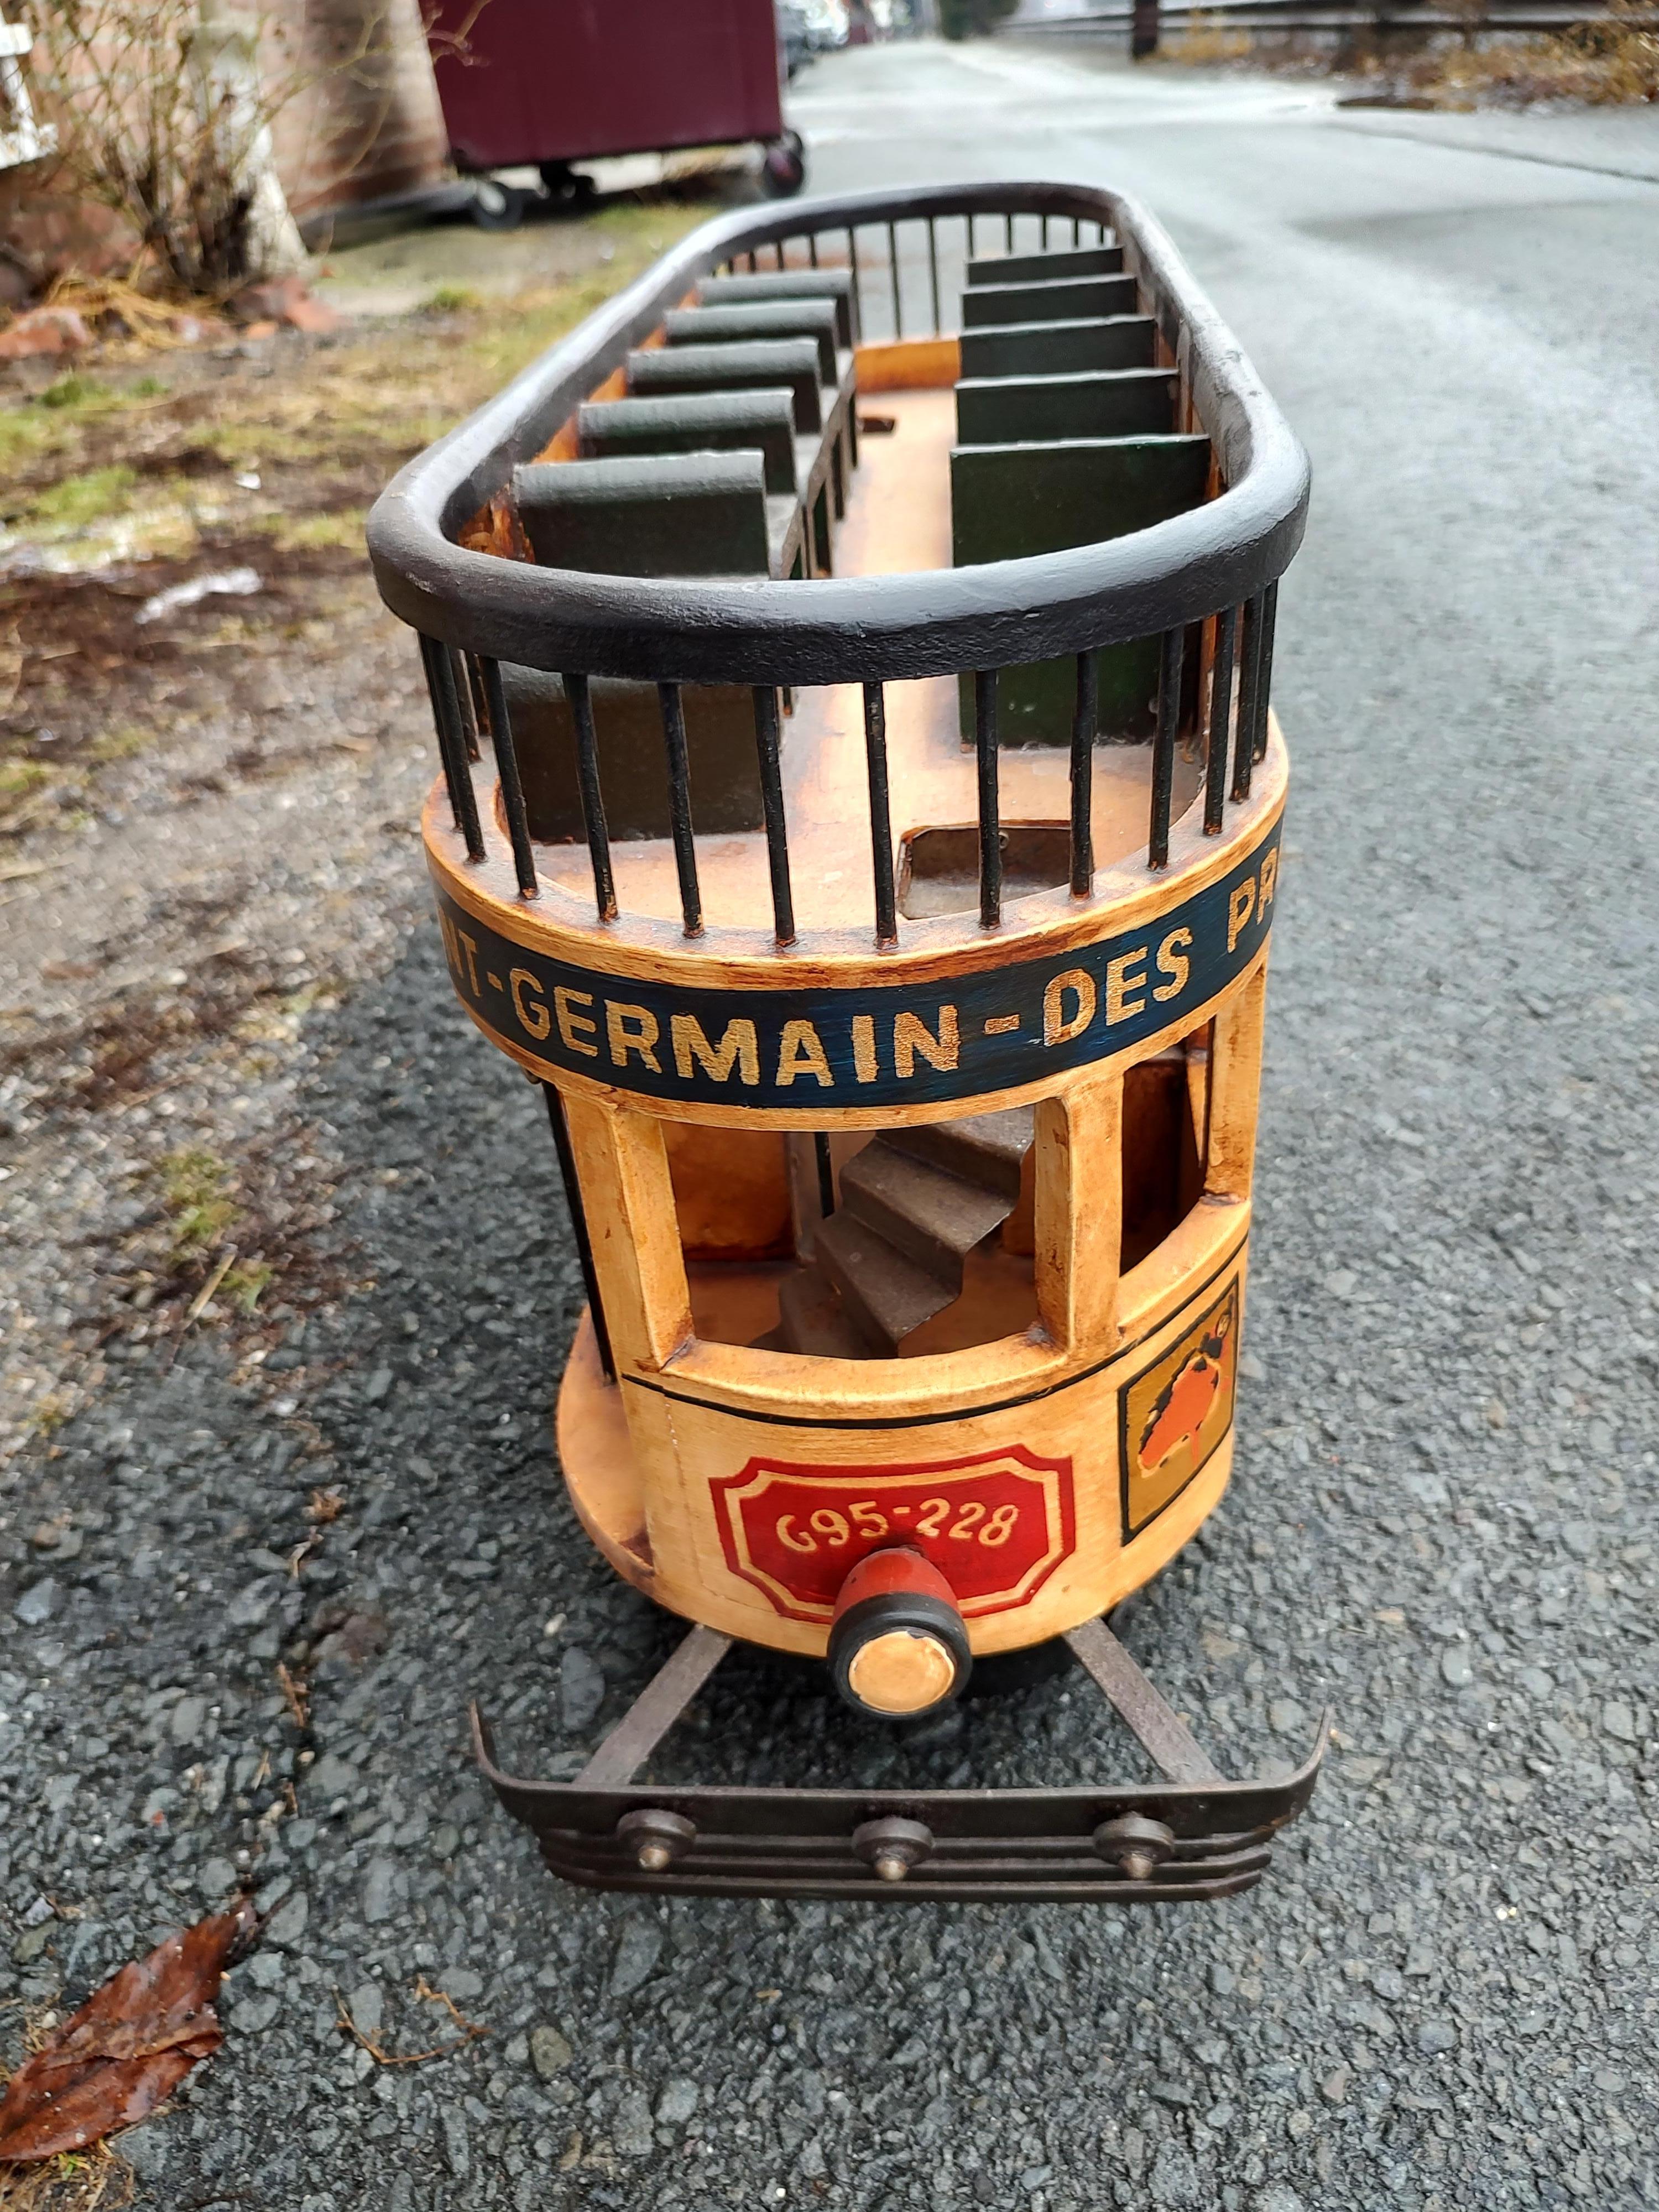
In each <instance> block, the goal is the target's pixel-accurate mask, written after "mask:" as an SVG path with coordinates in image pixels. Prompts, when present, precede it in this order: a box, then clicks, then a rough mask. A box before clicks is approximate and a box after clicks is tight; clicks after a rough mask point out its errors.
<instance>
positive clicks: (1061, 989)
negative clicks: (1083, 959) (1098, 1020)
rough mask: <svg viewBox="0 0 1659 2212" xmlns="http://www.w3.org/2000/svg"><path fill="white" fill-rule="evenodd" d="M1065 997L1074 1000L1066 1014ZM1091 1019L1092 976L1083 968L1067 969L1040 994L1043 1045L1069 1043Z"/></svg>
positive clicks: (1092, 1003) (1093, 986) (1093, 984)
mask: <svg viewBox="0 0 1659 2212" xmlns="http://www.w3.org/2000/svg"><path fill="white" fill-rule="evenodd" d="M1068 998H1070V999H1075V1000H1076V1001H1077V1005H1076V1006H1075V1008H1074V1009H1073V1012H1071V1013H1069V1014H1068V1013H1067V1012H1066V1000H1067V999H1068ZM1094 1018H1095V979H1094V977H1093V976H1092V975H1090V973H1089V971H1088V969H1086V968H1068V969H1066V972H1065V974H1064V975H1055V976H1054V977H1053V978H1052V979H1051V980H1050V981H1049V984H1048V989H1047V990H1046V991H1045V992H1044V993H1043V994H1042V1042H1044V1044H1067V1043H1069V1042H1070V1041H1071V1040H1072V1038H1073V1037H1074V1036H1079V1035H1080V1034H1081V1032H1082V1031H1083V1030H1086V1029H1087V1028H1088V1026H1089V1024H1090V1023H1091V1021H1093V1019H1094Z"/></svg>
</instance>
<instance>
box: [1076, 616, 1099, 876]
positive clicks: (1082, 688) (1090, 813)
mask: <svg viewBox="0 0 1659 2212" xmlns="http://www.w3.org/2000/svg"><path fill="white" fill-rule="evenodd" d="M1098 685H1099V671H1098V669H1097V666H1096V665H1095V656H1094V654H1093V653H1079V655H1078V657H1077V711H1076V713H1075V714H1073V718H1072V896H1073V898H1087V897H1089V896H1091V893H1092V892H1093V890H1094V887H1095V827H1094V817H1095V732H1096V729H1097V726H1098V723H1099V720H1100V711H1099V700H1098V696H1097V694H1098Z"/></svg>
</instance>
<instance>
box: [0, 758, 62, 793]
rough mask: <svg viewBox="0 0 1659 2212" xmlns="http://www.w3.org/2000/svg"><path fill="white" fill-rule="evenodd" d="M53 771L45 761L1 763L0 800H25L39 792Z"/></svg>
mask: <svg viewBox="0 0 1659 2212" xmlns="http://www.w3.org/2000/svg"><path fill="white" fill-rule="evenodd" d="M50 774H51V770H50V769H48V768H47V766H46V763H45V762H44V761H34V760H9V761H0V799H24V798H27V795H28V793H30V792H31V791H39V789H40V786H41V785H42V784H43V783H45V782H46V779H47V777H48V776H49V775H50Z"/></svg>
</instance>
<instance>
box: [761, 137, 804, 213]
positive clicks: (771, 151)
mask: <svg viewBox="0 0 1659 2212" xmlns="http://www.w3.org/2000/svg"><path fill="white" fill-rule="evenodd" d="M805 182H806V142H805V139H804V138H803V137H801V135H800V133H799V131H785V132H784V134H783V136H782V137H781V138H775V139H773V141H772V143H771V144H770V145H769V147H768V148H767V149H766V153H765V155H764V157H763V160H762V162H761V190H762V191H763V192H764V193H765V194H766V197H768V199H771V200H792V199H793V198H794V197H795V194H796V193H797V192H798V191H799V190H800V188H801V186H802V185H804V184H805Z"/></svg>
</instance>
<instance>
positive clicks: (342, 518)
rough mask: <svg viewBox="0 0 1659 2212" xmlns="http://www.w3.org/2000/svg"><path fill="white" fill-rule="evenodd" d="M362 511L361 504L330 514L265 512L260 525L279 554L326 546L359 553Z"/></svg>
mask: <svg viewBox="0 0 1659 2212" xmlns="http://www.w3.org/2000/svg"><path fill="white" fill-rule="evenodd" d="M365 511H366V510H365V509H364V508H362V507H342V508H340V509H339V510H338V511H337V513H332V514H271V515H265V516H263V517H261V519H260V524H259V526H260V528H261V529H262V530H269V531H270V533H271V535H272V537H273V538H275V539H276V548H277V550H278V551H279V552H282V553H299V552H305V551H308V550H314V549H316V548H317V547H319V546H325V545H339V546H343V547H345V548H346V549H347V550H349V551H351V552H361V551H362V544H363V517H364V513H365Z"/></svg>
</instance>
